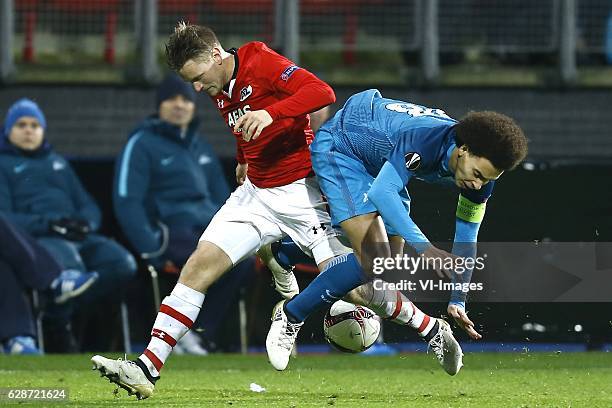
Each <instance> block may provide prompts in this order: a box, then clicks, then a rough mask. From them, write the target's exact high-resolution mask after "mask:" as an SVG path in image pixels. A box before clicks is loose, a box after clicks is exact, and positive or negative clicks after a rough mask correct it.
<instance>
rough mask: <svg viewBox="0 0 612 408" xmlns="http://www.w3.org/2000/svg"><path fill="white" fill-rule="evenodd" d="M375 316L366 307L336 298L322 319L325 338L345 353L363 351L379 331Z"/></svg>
mask: <svg viewBox="0 0 612 408" xmlns="http://www.w3.org/2000/svg"><path fill="white" fill-rule="evenodd" d="M375 316H376V315H375V314H374V312H372V311H371V310H370V309H368V308H367V307H363V306H357V305H354V304H352V303H348V302H345V301H342V300H338V301H337V302H336V303H334V304H333V305H332V307H331V308H330V309H329V311H328V312H327V314H326V315H325V320H324V321H323V332H324V333H325V340H327V342H328V343H329V344H331V345H332V346H333V347H334V348H336V349H338V350H340V351H343V352H345V353H360V352H362V351H365V350H367V349H368V348H369V347H370V346H371V345H372V344H374V342H375V341H376V339H377V338H378V334H379V333H380V322H379V321H378V319H376V317H375Z"/></svg>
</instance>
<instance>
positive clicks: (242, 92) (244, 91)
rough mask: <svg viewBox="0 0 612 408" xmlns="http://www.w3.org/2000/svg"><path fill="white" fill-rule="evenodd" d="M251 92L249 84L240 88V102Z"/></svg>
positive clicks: (251, 88)
mask: <svg viewBox="0 0 612 408" xmlns="http://www.w3.org/2000/svg"><path fill="white" fill-rule="evenodd" d="M252 93H253V87H252V86H251V85H247V86H245V87H244V88H242V89H241V90H240V102H242V101H244V100H245V99H246V98H248V97H249V96H251V94H252Z"/></svg>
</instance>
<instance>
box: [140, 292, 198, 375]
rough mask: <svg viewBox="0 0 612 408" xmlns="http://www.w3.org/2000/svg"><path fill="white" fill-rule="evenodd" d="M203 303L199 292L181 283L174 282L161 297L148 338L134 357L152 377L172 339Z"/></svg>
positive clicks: (181, 333)
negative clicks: (147, 342)
mask: <svg viewBox="0 0 612 408" xmlns="http://www.w3.org/2000/svg"><path fill="white" fill-rule="evenodd" d="M203 302H204V294H203V293H201V292H198V291H197V290H194V289H191V288H190V287H188V286H185V285H183V284H182V283H177V284H176V286H175V287H174V289H173V290H172V293H170V296H167V297H166V298H164V301H163V302H162V305H161V307H160V309H159V313H157V318H156V319H155V323H153V330H152V331H151V341H150V342H149V345H148V346H147V348H146V349H145V351H144V352H143V354H141V355H140V357H138V358H139V359H140V360H141V361H142V362H143V363H145V365H146V366H147V368H148V369H149V372H150V373H151V375H152V376H153V377H158V376H159V372H160V371H161V369H162V367H163V366H164V363H165V362H166V359H167V358H168V356H169V355H170V353H172V349H173V347H174V346H175V345H176V342H178V341H179V340H180V339H181V337H183V336H184V335H185V333H187V332H188V331H189V329H191V326H192V325H193V322H194V321H195V319H196V318H197V317H198V314H199V313H200V309H201V308H202V303H203Z"/></svg>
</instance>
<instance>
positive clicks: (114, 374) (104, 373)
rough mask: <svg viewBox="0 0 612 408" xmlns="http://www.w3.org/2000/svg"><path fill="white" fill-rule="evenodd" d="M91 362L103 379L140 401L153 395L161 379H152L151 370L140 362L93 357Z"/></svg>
mask: <svg viewBox="0 0 612 408" xmlns="http://www.w3.org/2000/svg"><path fill="white" fill-rule="evenodd" d="M91 362H92V363H93V370H98V371H100V373H101V375H100V376H101V377H106V378H108V380H109V381H110V382H112V383H115V384H117V385H118V386H119V387H121V388H123V389H124V390H126V391H127V392H128V395H136V398H138V399H139V400H141V399H145V398H149V397H150V396H151V395H153V390H154V389H155V382H156V381H157V380H158V379H159V377H157V378H153V377H151V375H150V374H149V370H147V368H146V367H145V365H144V363H142V362H141V361H140V360H137V361H136V362H134V361H130V360H123V359H121V358H119V359H117V360H111V359H109V358H106V357H102V356H93V357H92V358H91ZM139 363H140V364H139Z"/></svg>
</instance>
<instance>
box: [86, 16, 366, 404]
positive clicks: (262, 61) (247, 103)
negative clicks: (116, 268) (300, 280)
mask: <svg viewBox="0 0 612 408" xmlns="http://www.w3.org/2000/svg"><path fill="white" fill-rule="evenodd" d="M166 54H167V57H168V63H169V65H170V67H171V68H172V69H173V70H175V71H177V72H178V73H179V74H180V75H181V76H182V77H183V79H185V80H186V81H188V82H191V83H192V84H193V86H194V88H195V90H196V91H198V92H206V93H207V94H208V95H209V96H210V98H211V99H212V101H213V102H214V103H215V105H216V106H217V107H218V109H219V112H220V113H221V115H222V117H223V119H224V120H225V122H226V123H227V126H228V127H229V129H230V130H231V131H232V133H233V134H234V136H235V137H236V140H237V151H238V153H237V160H238V165H237V167H236V179H237V181H238V184H239V187H238V188H237V189H236V191H234V192H233V193H232V195H231V196H230V198H229V199H228V200H227V202H226V203H225V205H224V206H223V207H222V208H221V209H220V210H219V211H218V212H217V214H216V215H215V217H214V218H213V220H212V221H211V223H210V224H209V226H208V227H207V229H206V231H204V233H203V234H202V237H201V238H200V242H199V244H198V247H197V249H196V250H195V251H194V253H193V254H192V255H191V257H190V258H189V260H188V261H187V263H186V264H185V266H184V267H183V270H182V271H181V275H180V278H179V281H178V283H177V285H176V286H175V288H174V289H173V291H172V292H171V294H170V295H169V296H167V297H166V298H165V299H164V300H163V302H162V305H161V307H160V310H159V313H158V315H157V318H156V320H155V323H154V324H153V330H152V332H151V341H150V343H149V344H148V346H147V348H146V349H145V351H144V353H143V354H142V355H141V356H140V357H139V358H138V359H136V360H135V361H125V360H110V359H107V358H105V357H102V356H94V357H93V358H92V362H93V363H94V369H98V370H100V371H101V372H102V374H103V375H105V376H106V377H108V378H109V379H110V380H111V381H113V382H115V383H116V384H118V385H119V386H121V387H122V388H124V389H126V390H127V391H128V392H129V393H130V394H136V396H137V397H138V398H139V399H142V398H147V397H149V396H151V394H152V393H153V390H154V386H155V382H156V380H157V378H158V377H159V371H160V370H161V368H162V366H163V364H164V362H165V360H166V359H167V357H168V356H169V355H170V353H171V352H172V348H173V347H174V345H175V344H176V342H177V341H178V340H179V339H180V338H181V337H182V336H183V335H184V334H185V333H186V332H187V331H188V330H189V329H190V328H191V326H192V324H193V322H194V321H195V319H196V317H197V315H198V313H199V312H200V309H201V307H202V303H203V301H204V297H205V293H206V291H207V289H208V288H209V287H210V285H212V284H213V283H214V282H215V281H216V280H217V279H218V278H219V277H220V276H222V275H223V274H224V273H225V272H226V271H228V270H230V269H231V268H232V267H233V265H235V264H237V263H238V262H240V261H242V260H243V259H245V258H247V257H249V256H252V255H253V254H254V253H255V252H256V251H257V250H258V249H259V248H261V247H263V246H267V245H269V244H270V243H272V242H274V241H277V240H279V239H281V238H283V237H284V236H289V237H290V238H291V239H292V240H293V241H294V242H295V243H296V244H297V245H298V246H299V247H300V249H302V250H303V251H304V252H305V253H307V254H309V255H310V256H312V257H313V258H314V260H315V262H316V263H317V265H318V266H319V268H320V269H322V268H323V267H324V266H325V265H326V263H327V262H328V261H329V260H331V259H334V258H337V257H338V256H339V255H344V254H347V253H350V252H351V250H350V249H349V248H347V247H345V246H344V245H342V244H341V243H340V242H339V241H338V238H337V233H336V231H335V230H334V229H333V228H332V227H331V223H330V217H329V214H328V213H327V211H326V202H325V201H324V200H323V198H322V196H321V192H320V190H319V186H318V183H317V180H316V178H315V177H314V173H313V171H312V167H311V161H310V152H309V150H308V147H309V145H310V143H311V141H312V139H313V131H312V128H311V126H310V119H309V115H308V114H309V113H310V112H314V111H317V110H319V109H321V108H323V107H325V106H327V105H329V104H331V103H333V102H334V101H335V95H334V92H333V90H332V89H331V87H330V86H329V85H327V84H326V83H325V82H323V81H321V80H320V79H318V78H317V77H316V76H315V75H313V74H312V73H310V72H308V71H307V70H306V69H304V68H301V67H298V66H297V65H295V64H294V63H293V62H291V61H290V60H288V59H286V58H285V57H283V56H281V55H279V54H277V53H276V52H274V51H273V50H271V49H270V48H268V47H267V46H266V45H265V44H263V43H261V42H250V43H247V44H244V45H243V46H242V47H240V48H239V49H237V50H236V49H230V50H224V49H223V48H222V47H221V44H220V42H219V40H218V39H217V37H216V35H215V33H214V32H213V31H212V30H210V29H209V28H207V27H202V26H196V25H187V24H185V23H180V24H179V25H178V26H177V28H176V29H175V32H174V34H172V35H171V36H170V39H169V41H168V44H167V46H166ZM351 268H353V269H354V270H355V273H356V274H360V275H361V273H362V272H361V270H360V268H359V267H358V265H351ZM277 289H278V287H277ZM279 291H280V290H279Z"/></svg>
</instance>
